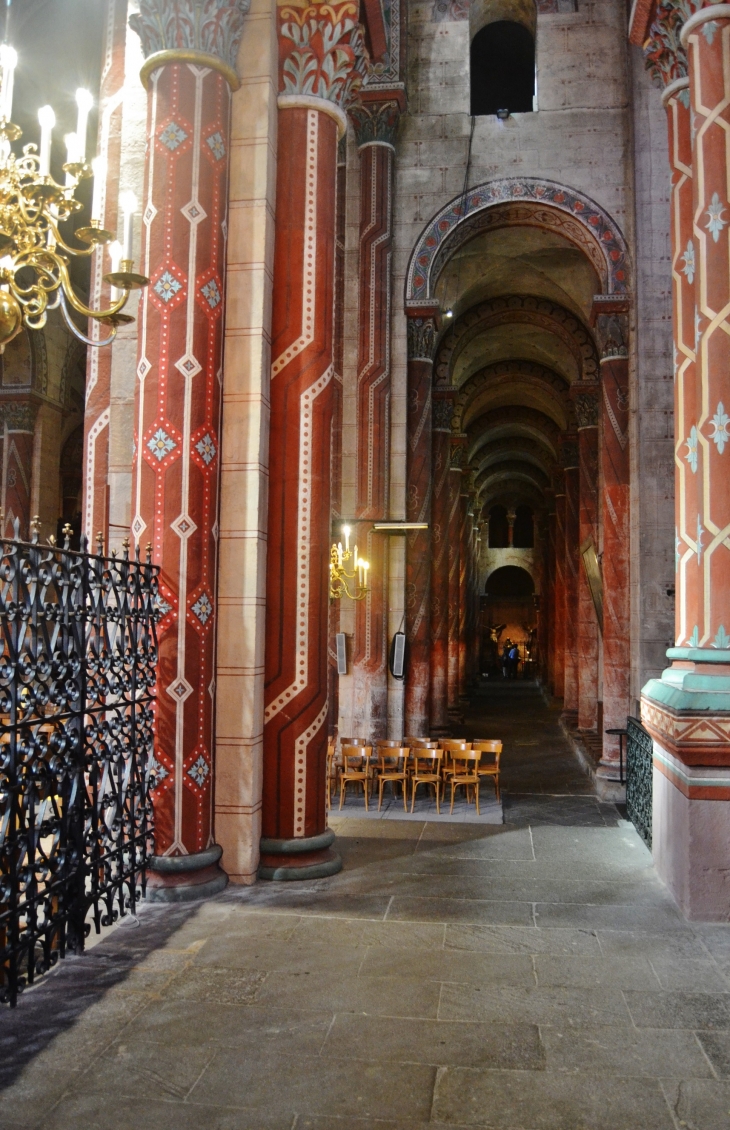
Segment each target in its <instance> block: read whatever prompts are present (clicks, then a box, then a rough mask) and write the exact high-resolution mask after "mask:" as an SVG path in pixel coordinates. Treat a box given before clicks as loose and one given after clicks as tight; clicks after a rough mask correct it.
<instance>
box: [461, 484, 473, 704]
mask: <svg viewBox="0 0 730 1130" xmlns="http://www.w3.org/2000/svg"><path fill="white" fill-rule="evenodd" d="M467 485H468V484H467V483H464V484H463V486H464V487H466V486H467ZM459 503H460V511H461V521H460V524H459V686H458V691H459V699H460V700H463V699H465V698H466V688H467V681H468V678H469V655H468V650H469V649H468V632H469V629H470V627H471V623H470V621H471V615H470V610H469V597H470V583H471V555H472V546H473V529H472V526H473V518H472V512H471V495H470V494H469V492H468V490H466V489H462V492H461V498H460V500H459Z"/></svg>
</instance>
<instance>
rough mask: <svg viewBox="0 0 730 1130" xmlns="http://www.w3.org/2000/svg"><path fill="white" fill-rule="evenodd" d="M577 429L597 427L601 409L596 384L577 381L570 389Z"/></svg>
mask: <svg viewBox="0 0 730 1130" xmlns="http://www.w3.org/2000/svg"><path fill="white" fill-rule="evenodd" d="M570 394H571V398H572V400H573V406H574V408H575V419H576V423H577V425H578V430H579V431H580V430H581V429H582V428H597V427H598V419H599V415H600V411H601V402H600V390H599V387H598V385H597V384H595V385H589V384H584V383H583V382H582V381H578V382H577V383H576V384H574V385H573V387H572V388H571V390H570Z"/></svg>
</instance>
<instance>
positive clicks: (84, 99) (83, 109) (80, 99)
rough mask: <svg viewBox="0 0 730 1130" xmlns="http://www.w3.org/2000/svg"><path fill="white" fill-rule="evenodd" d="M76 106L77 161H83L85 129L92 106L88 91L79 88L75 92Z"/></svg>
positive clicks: (92, 101)
mask: <svg viewBox="0 0 730 1130" xmlns="http://www.w3.org/2000/svg"><path fill="white" fill-rule="evenodd" d="M76 105H77V106H78V108H79V116H78V118H77V119H76V136H77V138H78V141H79V147H78V157H77V158H76V160H77V161H84V160H85V159H86V127H87V125H88V121H89V110H90V109H91V107H92V106H93V105H94V99H93V97H92V95H91V93H90V91H88V90H84V89H83V88H81V87H80V88H79V89H78V90H77V91H76Z"/></svg>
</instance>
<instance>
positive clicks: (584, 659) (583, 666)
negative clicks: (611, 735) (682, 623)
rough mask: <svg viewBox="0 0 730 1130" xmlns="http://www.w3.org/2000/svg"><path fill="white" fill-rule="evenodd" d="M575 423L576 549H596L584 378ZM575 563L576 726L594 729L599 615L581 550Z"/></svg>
mask: <svg viewBox="0 0 730 1130" xmlns="http://www.w3.org/2000/svg"><path fill="white" fill-rule="evenodd" d="M571 391H572V395H573V404H574V407H575V416H576V422H577V426H578V466H579V470H578V478H579V486H578V492H579V505H580V518H579V529H578V547H579V550H582V548H583V547H584V546H585V545H586V543H587V542H589V541H591V542H593V547H594V550H595V552H596V553H598V419H599V410H600V401H599V399H598V394H599V389H598V386H597V385H595V386H593V387H591V386H590V385H588V384H587V382H586V383H585V384H584V383H583V382H580V381H579V382H577V383H576V384H575V385H573V388H572V390H571ZM577 567H578V608H577V621H578V647H577V652H578V729H579V730H595V729H596V726H597V722H598V632H599V625H598V617H597V614H596V609H595V606H594V603H593V597H592V596H591V589H590V585H589V584H588V576H587V574H586V570H585V568H584V566H583V562H582V560H581V557H580V554H579V557H578V562H577Z"/></svg>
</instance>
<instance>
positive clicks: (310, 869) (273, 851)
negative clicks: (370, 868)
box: [259, 828, 342, 883]
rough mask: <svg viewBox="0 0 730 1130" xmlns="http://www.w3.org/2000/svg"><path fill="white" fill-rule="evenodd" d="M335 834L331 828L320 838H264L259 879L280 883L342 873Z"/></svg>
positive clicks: (322, 877)
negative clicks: (333, 846) (333, 849)
mask: <svg viewBox="0 0 730 1130" xmlns="http://www.w3.org/2000/svg"><path fill="white" fill-rule="evenodd" d="M334 842H335V833H334V832H333V830H332V828H327V829H326V830H325V831H324V832H322V833H321V835H319V836H307V837H305V838H303V839H297V840H276V839H272V838H270V837H268V836H264V837H262V839H261V861H260V863H259V879H273V880H275V881H276V882H280V883H287V882H288V883H290V882H296V881H297V880H302V879H326V878H327V876H328V875H336V874H337V873H338V871H341V870H342V859H341V858H340V856H339V855H338V854H337V852H336V851H332V850H331V845H332V844H333V843H334Z"/></svg>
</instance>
